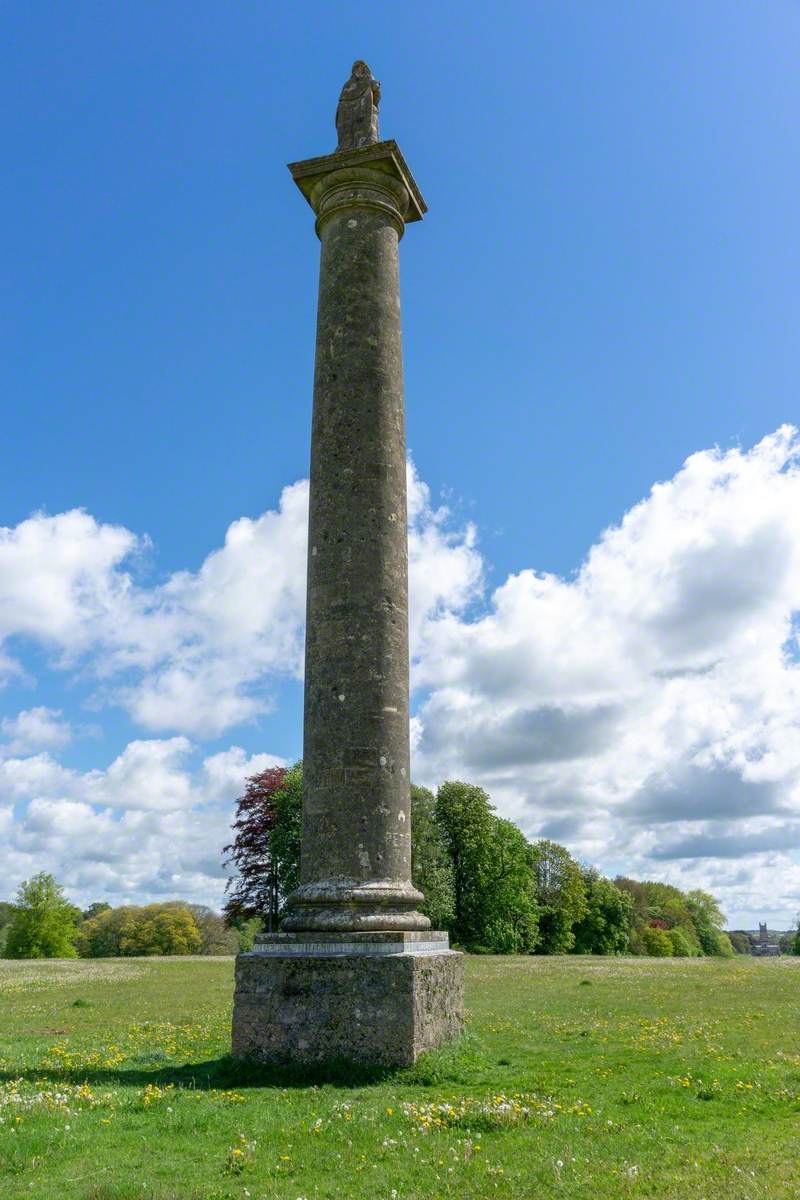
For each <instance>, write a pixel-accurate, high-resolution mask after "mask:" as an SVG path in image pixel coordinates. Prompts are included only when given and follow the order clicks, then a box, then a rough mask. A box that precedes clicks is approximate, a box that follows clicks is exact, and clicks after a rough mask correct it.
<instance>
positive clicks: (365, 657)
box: [283, 143, 430, 931]
mask: <svg viewBox="0 0 800 1200" xmlns="http://www.w3.org/2000/svg"><path fill="white" fill-rule="evenodd" d="M381 145H383V144H382V143H380V144H378V145H377V146H366V147H364V148H363V149H361V150H354V151H351V152H350V153H348V154H342V155H339V154H334V155H329V156H327V158H326V159H322V160H312V162H311V163H306V164H303V163H300V164H294V166H293V167H292V173H293V175H294V176H295V178H296V179H297V180H298V183H299V184H300V186H301V189H302V190H303V193H304V195H306V196H307V198H308V200H309V202H310V204H311V205H312V207H313V209H314V211H315V213H316V214H317V233H318V234H319V237H320V241H321V243H322V252H321V261H320V283H319V303H318V311H317V352H316V367H315V377H314V413H313V423H312V434H311V497H310V510H309V550H308V593H307V610H306V670H305V716H304V752H303V846H302V859H301V861H302V867H301V885H300V887H299V888H298V889H297V891H295V893H294V894H293V895H292V897H291V898H290V911H289V913H288V915H287V916H286V918H285V919H284V923H283V927H284V929H287V930H326V929H327V930H333V931H337V930H347V929H350V930H366V929H375V930H385V929H410V930H413V929H426V928H429V926H430V922H429V921H428V918H427V917H425V916H423V915H422V914H421V913H420V912H419V911H418V910H417V905H418V904H419V903H420V902H421V901H422V896H421V895H420V893H419V892H417V891H416V890H415V888H414V887H413V886H412V884H411V837H410V797H409V730H408V546H407V531H406V445H405V416H404V407H403V360H402V346H401V333H400V285H399V275H398V242H399V239H400V236H401V234H402V232H403V229H404V226H405V216H406V213H407V212H408V211H409V207H410V202H411V191H412V188H411V177H410V173H409V172H407V169H405V170H403V167H404V164H402V166H401V163H402V156H400V155H399V151H398V152H397V153H395V150H396V148H395V147H394V145H393V144H390V145H387V146H386V147H385V148H384V149H383V150H381ZM301 181H302V182H301ZM414 188H415V189H416V185H414ZM416 190H417V198H416V200H415V204H416V209H417V211H419V207H420V206H419V200H420V199H421V197H419V196H418V189H416ZM423 203H424V202H423Z"/></svg>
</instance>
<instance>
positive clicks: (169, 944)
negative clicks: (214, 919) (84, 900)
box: [78, 900, 235, 958]
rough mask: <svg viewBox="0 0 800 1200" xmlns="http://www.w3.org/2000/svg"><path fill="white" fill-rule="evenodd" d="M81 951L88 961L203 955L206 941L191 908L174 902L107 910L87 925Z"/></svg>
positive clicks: (80, 934) (81, 934)
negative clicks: (152, 956)
mask: <svg viewBox="0 0 800 1200" xmlns="http://www.w3.org/2000/svg"><path fill="white" fill-rule="evenodd" d="M212 915H213V914H212ZM234 937H235V935H234ZM78 947H79V949H80V952H81V954H82V955H83V956H84V957H86V958H117V957H128V956H150V955H167V956H172V955H184V954H200V953H201V952H202V949H203V937H202V933H201V931H200V928H199V927H198V924H197V921H196V920H195V916H194V914H193V913H192V912H191V911H190V909H189V907H188V905H186V904H183V903H181V902H180V901H178V900H172V901H167V903H165V904H146V905H144V906H141V907H139V906H136V905H124V906H123V907H121V908H110V909H107V910H105V911H104V912H101V913H99V914H98V915H97V916H96V917H92V918H91V920H89V921H86V922H84V924H83V926H82V928H81V930H80V933H79V936H78Z"/></svg>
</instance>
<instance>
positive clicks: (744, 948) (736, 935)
mask: <svg viewBox="0 0 800 1200" xmlns="http://www.w3.org/2000/svg"><path fill="white" fill-rule="evenodd" d="M728 937H729V938H730V939H731V945H732V946H733V949H734V952H735V953H736V954H752V953H753V947H752V946H751V944H750V938H749V937H748V936H747V934H746V933H745V932H744V931H743V930H741V929H735V930H733V932H732V933H729V934H728Z"/></svg>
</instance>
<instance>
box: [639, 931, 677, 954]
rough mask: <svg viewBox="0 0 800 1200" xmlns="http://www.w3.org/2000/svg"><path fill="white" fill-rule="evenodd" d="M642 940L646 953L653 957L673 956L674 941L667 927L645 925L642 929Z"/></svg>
mask: <svg viewBox="0 0 800 1200" xmlns="http://www.w3.org/2000/svg"><path fill="white" fill-rule="evenodd" d="M642 941H643V942H644V947H645V953H646V954H649V955H650V956H651V957H652V958H671V957H672V942H671V940H670V937H669V934H668V933H667V931H666V929H659V928H658V926H657V925H645V926H644V928H643V929H642Z"/></svg>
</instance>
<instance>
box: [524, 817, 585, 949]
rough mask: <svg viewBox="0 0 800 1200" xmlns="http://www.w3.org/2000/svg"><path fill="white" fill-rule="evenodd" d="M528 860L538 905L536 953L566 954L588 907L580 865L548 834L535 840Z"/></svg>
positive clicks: (571, 946) (573, 941)
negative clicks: (548, 837)
mask: <svg viewBox="0 0 800 1200" xmlns="http://www.w3.org/2000/svg"><path fill="white" fill-rule="evenodd" d="M530 860H531V869H532V871H533V878H534V883H535V893H536V900H537V903H538V906H539V944H538V946H537V954H566V953H567V952H568V951H570V950H571V949H572V948H573V946H574V945H575V933H574V928H575V926H576V925H577V924H578V922H579V921H582V920H583V917H584V916H585V915H586V911H587V903H586V886H585V884H584V881H583V876H582V873H581V869H580V867H579V866H578V864H577V863H576V862H575V859H574V858H573V857H572V855H571V854H570V852H569V851H568V850H567V849H566V848H565V847H564V846H560V845H559V844H558V842H551V841H549V840H548V839H547V838H543V839H542V840H541V841H538V842H535V843H534V845H533V846H532V847H531V855H530Z"/></svg>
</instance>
